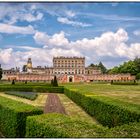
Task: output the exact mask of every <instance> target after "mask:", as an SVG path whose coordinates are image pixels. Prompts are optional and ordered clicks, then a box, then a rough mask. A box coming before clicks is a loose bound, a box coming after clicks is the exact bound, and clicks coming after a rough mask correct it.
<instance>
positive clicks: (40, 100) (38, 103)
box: [0, 92, 47, 107]
mask: <svg viewBox="0 0 140 140" xmlns="http://www.w3.org/2000/svg"><path fill="white" fill-rule="evenodd" d="M0 96H3V97H6V98H10V99H13V100H16V101H20V102H23V103H26V104H30V105H33V106H39V107H44V105H45V100H46V99H47V94H39V95H38V97H37V98H36V100H34V101H31V100H28V99H25V98H20V97H17V96H13V95H7V94H5V93H4V92H0Z"/></svg>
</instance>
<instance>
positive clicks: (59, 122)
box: [26, 113, 106, 138]
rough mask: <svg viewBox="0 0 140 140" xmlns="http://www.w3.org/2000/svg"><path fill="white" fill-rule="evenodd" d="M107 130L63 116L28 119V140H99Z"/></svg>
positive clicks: (54, 115)
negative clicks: (59, 139) (32, 139)
mask: <svg viewBox="0 0 140 140" xmlns="http://www.w3.org/2000/svg"><path fill="white" fill-rule="evenodd" d="M105 133H106V128H103V127H99V126H95V125H92V124H88V123H86V122H82V121H79V120H77V119H73V118H70V117H68V116H66V115H62V114H56V113H53V114H43V115H38V116H29V117H27V125H26V137H27V138H87V137H88V138H89V137H91V138H99V137H102V136H103V135H105Z"/></svg>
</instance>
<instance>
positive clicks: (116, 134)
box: [105, 122, 140, 138]
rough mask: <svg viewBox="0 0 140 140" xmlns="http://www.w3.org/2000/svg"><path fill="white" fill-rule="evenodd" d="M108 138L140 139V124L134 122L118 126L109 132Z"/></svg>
mask: <svg viewBox="0 0 140 140" xmlns="http://www.w3.org/2000/svg"><path fill="white" fill-rule="evenodd" d="M105 137H107V138H140V123H138V122H134V123H129V124H124V125H121V126H117V127H114V128H111V129H109V130H108V132H107V133H106V134H105Z"/></svg>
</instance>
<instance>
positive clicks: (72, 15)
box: [65, 10, 76, 17]
mask: <svg viewBox="0 0 140 140" xmlns="http://www.w3.org/2000/svg"><path fill="white" fill-rule="evenodd" d="M65 13H66V15H67V16H68V17H74V16H76V13H75V12H73V11H70V10H67V11H65Z"/></svg>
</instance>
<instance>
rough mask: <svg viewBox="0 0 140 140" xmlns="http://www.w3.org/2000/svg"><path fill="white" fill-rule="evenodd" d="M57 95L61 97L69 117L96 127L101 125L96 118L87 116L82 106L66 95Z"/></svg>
mask: <svg viewBox="0 0 140 140" xmlns="http://www.w3.org/2000/svg"><path fill="white" fill-rule="evenodd" d="M57 95H58V96H59V98H60V100H61V102H62V104H63V106H64V107H65V110H66V113H67V115H69V116H70V117H74V118H77V119H79V120H82V121H86V122H89V123H92V124H95V125H101V124H99V122H98V121H97V120H96V119H95V118H94V117H91V116H90V115H89V114H87V113H86V112H85V111H84V110H83V109H82V108H81V107H80V106H78V105H77V104H76V103H74V102H73V101H72V100H70V99H69V98H68V97H67V96H66V95H64V94H57Z"/></svg>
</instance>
